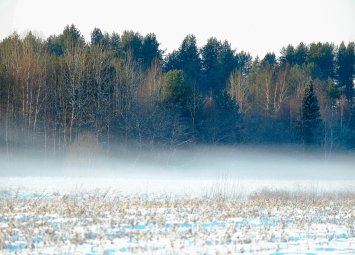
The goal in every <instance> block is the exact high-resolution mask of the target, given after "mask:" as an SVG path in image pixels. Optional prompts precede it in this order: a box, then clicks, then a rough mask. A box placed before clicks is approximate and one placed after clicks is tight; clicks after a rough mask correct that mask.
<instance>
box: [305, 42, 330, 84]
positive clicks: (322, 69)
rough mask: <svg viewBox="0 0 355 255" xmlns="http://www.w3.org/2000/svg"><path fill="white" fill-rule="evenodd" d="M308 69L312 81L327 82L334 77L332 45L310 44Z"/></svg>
mask: <svg viewBox="0 0 355 255" xmlns="http://www.w3.org/2000/svg"><path fill="white" fill-rule="evenodd" d="M308 63H309V68H310V71H311V74H312V77H313V78H314V79H319V80H327V79H328V77H331V78H333V77H334V45H333V44H329V43H323V44H322V43H317V44H316V43H311V45H310V46H309V53H308Z"/></svg>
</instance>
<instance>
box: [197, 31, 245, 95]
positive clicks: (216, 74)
mask: <svg viewBox="0 0 355 255" xmlns="http://www.w3.org/2000/svg"><path fill="white" fill-rule="evenodd" d="M201 56H202V74H203V82H202V83H203V90H205V91H211V92H213V93H215V94H218V93H220V92H221V91H222V90H223V89H225V88H226V84H227V79H228V78H229V75H230V73H231V72H232V71H233V70H234V69H235V68H236V67H237V63H238V62H237V58H236V57H235V55H234V50H232V49H231V46H230V44H229V43H228V41H224V42H223V43H222V42H221V41H218V40H217V39H216V38H213V37H212V38H210V39H208V41H207V43H206V45H205V46H204V47H203V48H202V49H201Z"/></svg>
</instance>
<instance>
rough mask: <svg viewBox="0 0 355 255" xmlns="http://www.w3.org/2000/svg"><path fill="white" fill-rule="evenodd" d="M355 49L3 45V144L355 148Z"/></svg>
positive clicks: (152, 40) (121, 41) (24, 41)
mask: <svg viewBox="0 0 355 255" xmlns="http://www.w3.org/2000/svg"><path fill="white" fill-rule="evenodd" d="M354 55H355V54H354V42H349V43H347V44H345V43H341V44H340V45H338V46H337V45H334V44H331V43H320V42H319V43H311V44H308V45H306V44H304V43H300V44H299V45H296V46H293V45H288V46H287V47H284V48H282V49H281V52H280V57H278V58H277V57H276V55H275V54H274V53H267V54H266V55H265V56H264V57H263V58H259V57H256V58H252V56H251V55H250V54H249V53H246V52H244V51H240V52H237V51H236V50H235V49H233V48H232V47H231V44H230V43H229V42H228V41H220V40H218V39H216V38H214V37H212V38H210V39H208V41H207V43H206V44H205V45H204V46H203V47H201V48H199V47H198V46H197V43H196V37H195V36H194V35H188V36H186V37H185V38H184V39H183V41H182V43H181V45H180V47H179V48H178V49H177V50H174V51H173V52H170V53H166V52H163V51H162V50H161V49H160V48H159V42H158V40H157V38H156V36H155V35H154V34H153V33H151V34H147V35H145V36H142V35H141V34H139V33H136V32H133V31H124V32H123V33H122V34H121V35H119V34H117V33H112V34H108V33H103V32H102V31H101V30H100V29H98V28H95V29H94V30H93V31H92V33H91V40H90V42H86V41H85V40H84V37H83V36H82V35H81V33H80V31H79V30H78V29H77V28H76V27H75V26H74V25H71V26H66V27H65V28H64V30H63V32H62V33H61V34H59V35H53V36H50V37H48V38H47V39H41V38H39V37H37V36H35V35H34V34H32V33H31V32H29V33H27V35H25V36H24V37H20V36H19V35H18V34H16V33H14V34H12V35H10V36H8V37H7V38H5V39H3V40H2V41H1V42H0V95H1V97H0V120H1V136H0V143H1V145H2V147H3V148H5V147H6V149H7V150H9V149H11V148H16V147H19V146H29V147H31V146H35V145H36V146H40V147H42V148H44V149H45V150H46V151H47V150H48V151H54V152H55V151H63V150H66V148H68V146H70V145H71V144H72V143H73V142H74V141H75V140H76V139H77V138H78V137H79V136H80V135H81V134H84V133H90V134H91V135H92V136H94V137H95V138H96V139H97V141H98V143H100V144H101V145H102V146H104V147H105V148H108V149H109V148H110V147H111V145H113V144H117V143H137V144H138V145H142V146H143V145H144V146H146V145H149V144H150V145H162V146H165V145H169V146H170V145H173V146H183V145H188V144H305V145H316V146H324V147H325V148H329V149H332V148H355V104H354V62H355V56H354Z"/></svg>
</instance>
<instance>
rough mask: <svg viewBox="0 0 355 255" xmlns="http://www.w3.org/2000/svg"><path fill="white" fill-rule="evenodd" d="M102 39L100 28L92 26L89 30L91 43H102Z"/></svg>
mask: <svg viewBox="0 0 355 255" xmlns="http://www.w3.org/2000/svg"><path fill="white" fill-rule="evenodd" d="M103 40H104V35H103V34H102V32H101V29H100V28H96V27H95V28H94V30H93V31H92V32H91V45H99V44H102V43H103Z"/></svg>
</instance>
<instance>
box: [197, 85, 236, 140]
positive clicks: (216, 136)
mask: <svg viewBox="0 0 355 255" xmlns="http://www.w3.org/2000/svg"><path fill="white" fill-rule="evenodd" d="M210 100H211V101H210V102H209V103H207V105H206V110H205V123H206V125H205V126H204V127H203V128H202V130H203V136H204V138H203V140H204V141H205V142H207V143H213V144H233V143H236V142H238V141H239V133H240V126H239V125H238V124H239V121H240V113H239V109H238V105H237V104H236V102H235V101H234V100H233V99H232V97H231V96H230V94H229V93H228V92H227V91H225V90H223V91H221V92H220V93H218V94H217V95H216V96H215V97H213V98H211V99H210Z"/></svg>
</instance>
